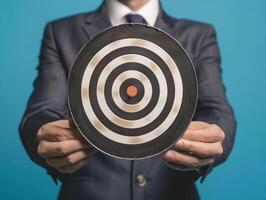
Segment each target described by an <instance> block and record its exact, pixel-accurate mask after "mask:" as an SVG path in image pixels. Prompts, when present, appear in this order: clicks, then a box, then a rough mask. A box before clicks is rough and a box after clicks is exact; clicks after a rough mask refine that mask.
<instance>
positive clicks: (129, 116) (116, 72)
mask: <svg viewBox="0 0 266 200" xmlns="http://www.w3.org/2000/svg"><path fill="white" fill-rule="evenodd" d="M127 70H136V71H139V72H141V73H143V74H145V75H146V76H147V78H148V79H149V80H150V82H151V84H152V90H153V93H152V99H151V101H150V102H149V103H148V105H147V106H146V107H145V108H144V109H142V110H140V111H138V112H134V113H130V112H125V111H124V110H121V109H120V108H119V107H118V106H117V105H116V104H115V102H114V100H113V97H112V93H111V91H112V87H113V83H114V80H115V78H116V77H117V76H118V75H119V74H121V73H123V72H125V71H127ZM106 82H108V83H110V84H106V85H105V98H106V102H107V104H108V106H109V108H110V109H111V110H112V111H113V112H114V114H116V115H117V116H119V117H121V118H123V119H128V120H136V119H139V118H142V117H144V116H146V115H147V114H149V113H150V112H151V111H152V110H153V109H154V107H155V106H156V103H157V102H158V98H159V93H160V88H159V83H158V80H157V78H156V77H155V75H154V74H153V73H152V71H151V70H150V69H148V68H147V67H145V66H144V65H142V64H140V63H127V64H123V65H121V66H119V67H117V68H116V69H115V70H113V71H112V72H111V74H110V75H109V77H108V78H107V80H106Z"/></svg>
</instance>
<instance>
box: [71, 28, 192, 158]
mask: <svg viewBox="0 0 266 200" xmlns="http://www.w3.org/2000/svg"><path fill="white" fill-rule="evenodd" d="M196 102H197V79H196V75H195V71H194V68H193V64H192V62H191V60H190V58H189V56H188V54H187V53H186V51H185V50H184V48H183V47H182V46H181V45H180V44H179V43H178V42H177V41H176V40H175V39H174V38H172V37H171V36H170V35H168V34H167V33H165V32H163V31H162V30H159V29H157V28H153V27H149V26H145V25H141V24H124V25H120V26H115V27H112V28H109V29H107V30H104V31H102V32H100V33H98V34H97V35H96V36H95V37H93V38H92V39H91V40H90V41H89V42H88V43H87V44H86V45H85V46H84V47H83V48H82V49H81V51H80V52H79V54H78V56H77V58H76V60H75V62H74V64H73V66H72V69H71V72H70V75H69V80H68V103H69V108H70V112H71V116H72V118H73V121H74V122H75V125H76V127H77V128H78V130H79V131H80V133H81V134H82V135H83V136H84V137H85V139H86V140H87V141H88V142H90V143H91V144H92V145H93V146H94V147H96V148H97V149H98V150H100V151H102V152H103V153H105V154H108V155H111V156H114V157H117V158H123V159H140V158H146V157H151V156H153V155H157V154H159V153H160V152H163V151H164V150H166V149H168V148H169V147H170V146H171V145H173V144H174V143H175V142H176V141H177V140H178V139H179V138H180V137H181V136H182V134H183V132H184V131H185V130H186V128H187V126H188V125H189V123H190V121H191V119H192V117H193V114H194V111H195V107H196Z"/></svg>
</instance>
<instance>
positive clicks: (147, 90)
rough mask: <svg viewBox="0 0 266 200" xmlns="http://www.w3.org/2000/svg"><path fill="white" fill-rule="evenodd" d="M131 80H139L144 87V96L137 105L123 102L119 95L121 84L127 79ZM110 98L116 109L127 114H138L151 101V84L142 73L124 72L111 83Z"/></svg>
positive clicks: (135, 71) (134, 71)
mask: <svg viewBox="0 0 266 200" xmlns="http://www.w3.org/2000/svg"><path fill="white" fill-rule="evenodd" d="M131 78H134V79H137V80H139V81H140V82H141V84H142V85H143V87H144V94H143V97H142V99H141V100H140V101H139V102H138V103H135V104H129V103H127V102H125V101H124V100H123V99H122V98H121V95H120V87H121V85H122V83H123V82H124V81H126V80H127V79H131ZM112 97H113V100H114V102H115V104H116V105H117V107H118V108H120V109H121V110H123V111H125V112H129V113H135V112H138V111H140V110H142V109H144V108H145V107H146V106H147V105H148V103H149V102H150V100H151V97H152V86H151V82H150V80H149V79H148V78H147V76H145V74H143V73H142V72H139V71H137V70H127V71H124V72H122V73H121V74H119V75H118V76H117V77H116V79H115V81H114V83H113V86H112Z"/></svg>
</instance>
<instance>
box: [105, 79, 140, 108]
mask: <svg viewBox="0 0 266 200" xmlns="http://www.w3.org/2000/svg"><path fill="white" fill-rule="evenodd" d="M109 77H110V76H109ZM106 82H108V81H106ZM107 85H108V84H107ZM130 86H134V87H136V89H137V94H136V95H135V96H133V97H131V96H129V95H128V93H127V89H128V88H129V87H130ZM117 89H118V88H117ZM144 93H145V89H144V86H143V84H142V83H141V81H139V80H138V79H136V78H129V79H126V80H125V81H124V82H123V83H122V84H121V86H120V88H119V95H120V97H121V98H122V100H123V101H124V102H125V103H127V104H131V105H133V104H137V103H139V102H140V101H141V99H142V98H143V96H144ZM107 102H108V101H107ZM107 104H108V103H107Z"/></svg>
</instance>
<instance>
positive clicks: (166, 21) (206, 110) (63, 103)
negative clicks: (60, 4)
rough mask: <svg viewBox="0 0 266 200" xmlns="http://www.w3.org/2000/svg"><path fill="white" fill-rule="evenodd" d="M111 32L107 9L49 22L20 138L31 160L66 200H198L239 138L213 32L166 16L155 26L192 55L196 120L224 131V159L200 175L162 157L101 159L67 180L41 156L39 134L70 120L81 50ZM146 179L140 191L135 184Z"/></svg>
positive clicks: (97, 156)
mask: <svg viewBox="0 0 266 200" xmlns="http://www.w3.org/2000/svg"><path fill="white" fill-rule="evenodd" d="M108 26H111V23H110V21H109V19H108V16H107V14H106V11H105V7H104V5H103V6H101V7H100V8H99V9H98V10H97V11H96V12H91V13H85V14H79V15H75V16H71V17H67V18H64V19H60V20H56V21H53V22H51V23H48V24H47V26H46V28H45V31H44V37H43V41H42V47H41V53H40V63H39V65H38V76H37V78H36V80H35V81H34V90H33V93H32V95H31V97H30V99H29V102H28V105H27V109H26V112H25V114H24V116H23V119H22V121H21V125H20V135H21V139H22V141H23V144H24V146H25V149H26V150H27V153H28V154H29V156H30V158H31V159H32V160H33V161H34V162H36V163H37V164H39V165H41V166H42V167H44V168H46V169H47V170H48V174H50V175H52V177H53V178H55V179H60V180H61V181H62V182H63V184H62V187H61V190H60V194H59V198H60V199H75V200H79V199H91V200H118V199H120V200H129V199H136V200H141V199H147V200H174V199H185V200H189V199H198V193H197V191H196V188H195V185H194V182H195V180H196V179H197V178H199V177H200V176H202V177H203V179H204V177H205V176H206V175H207V174H208V173H209V172H210V171H211V169H212V168H213V167H214V166H216V165H218V164H220V163H221V162H223V161H224V160H225V159H226V158H227V157H228V155H229V153H230V151H231V148H232V145H233V141H234V135H235V119H234V115H233V111H232V109H231V107H230V105H229V104H228V101H227V99H226V96H225V89H224V86H223V83H222V79H221V68H220V54H219V49H218V46H217V42H216V35H215V31H214V29H213V27H212V26H210V25H207V24H203V23H198V22H193V21H188V20H180V19H175V18H172V17H169V16H167V15H166V14H165V13H164V11H163V10H162V9H161V11H160V14H159V17H158V19H157V22H156V25H155V26H156V27H158V28H160V29H162V30H164V31H166V32H168V33H169V34H170V35H172V36H173V37H174V38H176V40H178V41H179V42H180V43H181V44H182V45H183V47H184V48H185V49H186V50H187V52H188V53H189V55H190V57H191V58H192V61H193V63H194V65H195V68H196V72H197V76H198V82H199V99H198V105H197V109H196V113H195V116H194V120H200V121H205V122H208V123H215V124H217V125H219V126H220V127H221V128H222V129H223V130H224V132H225V134H226V138H225V140H224V143H223V146H224V153H223V155H222V156H221V157H219V158H217V159H216V161H215V163H214V164H213V165H211V166H207V167H203V168H201V170H200V171H199V172H195V171H188V172H182V171H178V170H175V169H172V168H170V167H168V166H167V165H165V163H163V161H162V159H161V155H158V156H155V157H153V158H148V159H144V160H138V161H126V160H119V159H115V158H111V157H109V156H106V155H104V154H102V153H100V152H99V153H96V154H95V155H93V156H92V157H90V158H89V163H88V164H87V166H85V167H84V168H82V169H81V170H79V171H77V172H76V173H74V174H72V175H64V174H61V173H58V172H57V171H56V170H54V169H51V168H49V167H48V166H47V164H46V163H45V161H44V160H43V159H41V158H40V157H39V156H38V155H37V153H36V147H37V142H36V133H37V130H38V129H39V128H40V126H41V125H43V124H45V123H47V122H51V121H54V120H59V119H68V118H69V110H68V106H67V97H66V88H67V87H66V86H67V76H68V73H69V69H70V68H71V65H72V63H73V61H74V59H75V56H76V54H77V53H78V51H79V49H80V48H81V47H82V46H83V45H84V44H85V43H86V42H87V41H88V40H89V39H90V38H92V37H93V36H94V35H95V34H96V33H97V32H99V31H100V30H102V29H104V28H107V27H108ZM140 174H141V175H143V177H144V178H145V180H146V184H145V185H144V186H142V187H141V186H140V185H141V184H139V182H138V181H136V177H137V176H138V175H140Z"/></svg>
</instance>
